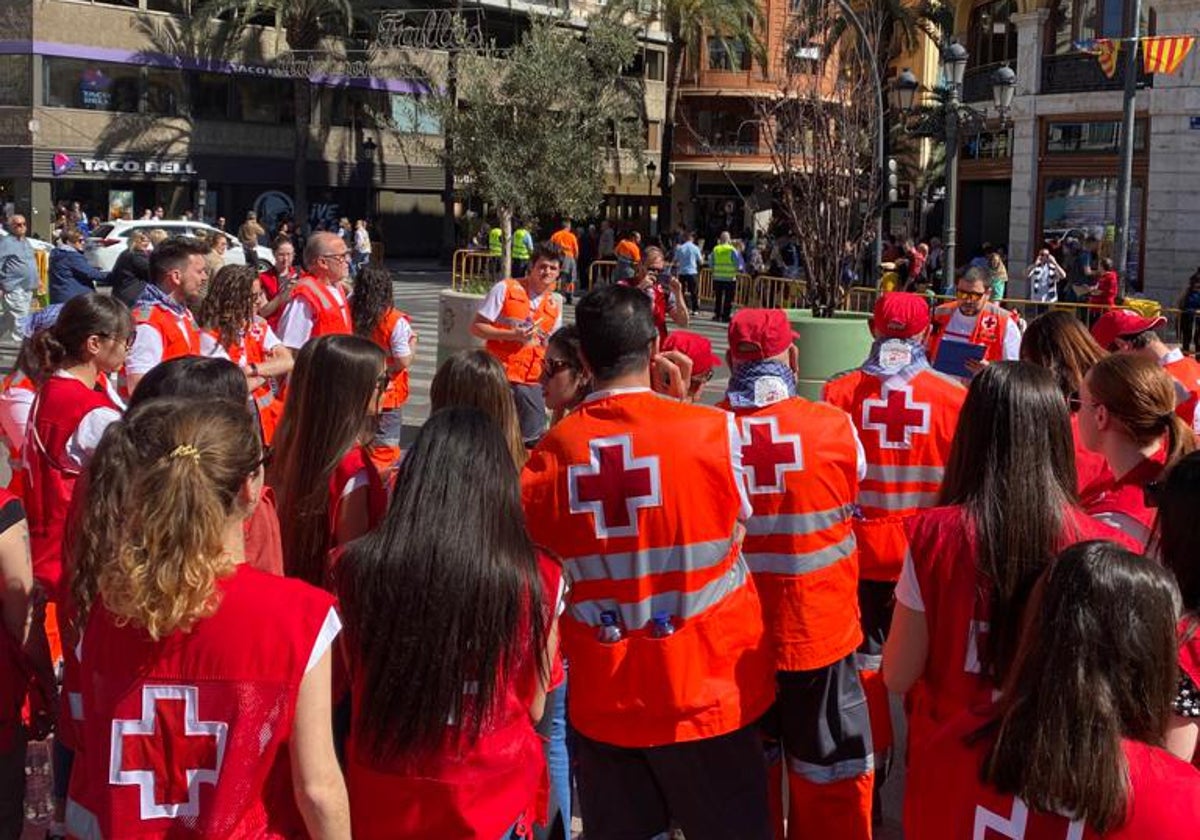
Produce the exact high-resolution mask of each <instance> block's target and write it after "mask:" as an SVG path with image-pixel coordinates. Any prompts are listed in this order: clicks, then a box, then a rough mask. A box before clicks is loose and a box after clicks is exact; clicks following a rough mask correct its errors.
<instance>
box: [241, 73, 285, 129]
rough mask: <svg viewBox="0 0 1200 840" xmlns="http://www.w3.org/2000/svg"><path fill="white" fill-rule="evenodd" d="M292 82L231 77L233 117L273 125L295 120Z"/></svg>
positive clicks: (242, 120)
mask: <svg viewBox="0 0 1200 840" xmlns="http://www.w3.org/2000/svg"><path fill="white" fill-rule="evenodd" d="M295 105H296V101H295V97H294V94H293V91H292V83H291V82H290V81H288V80H287V79H260V78H257V77H254V76H244V77H237V76H235V77H234V78H233V114H234V116H233V118H234V119H235V120H239V121H241V122H251V123H265V124H268V125H275V124H278V123H287V122H291V121H292V120H294V119H295V118H296V107H295Z"/></svg>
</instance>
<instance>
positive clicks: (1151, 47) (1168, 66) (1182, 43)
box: [1142, 35, 1196, 76]
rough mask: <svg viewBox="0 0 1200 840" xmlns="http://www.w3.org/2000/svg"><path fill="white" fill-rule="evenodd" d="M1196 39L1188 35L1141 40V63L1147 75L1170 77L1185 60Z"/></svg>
mask: <svg viewBox="0 0 1200 840" xmlns="http://www.w3.org/2000/svg"><path fill="white" fill-rule="evenodd" d="M1195 41H1196V39H1195V38H1194V37H1192V36H1190V35H1173V36H1163V37H1160V38H1143V39H1142V62H1143V65H1144V67H1145V70H1146V72H1147V73H1165V74H1166V75H1168V76H1169V75H1171V74H1172V73H1174V72H1175V71H1176V70H1178V69H1179V65H1180V64H1182V63H1183V60H1184V59H1185V58H1187V54H1188V53H1189V52H1190V51H1191V49H1192V44H1193V43H1195Z"/></svg>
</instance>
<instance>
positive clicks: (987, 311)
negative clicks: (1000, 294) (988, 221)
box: [928, 268, 1021, 373]
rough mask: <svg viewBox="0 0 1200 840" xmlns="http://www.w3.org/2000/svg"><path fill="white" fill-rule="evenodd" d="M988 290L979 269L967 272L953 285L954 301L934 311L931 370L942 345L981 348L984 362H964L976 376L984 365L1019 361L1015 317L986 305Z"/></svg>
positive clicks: (1018, 335)
mask: <svg viewBox="0 0 1200 840" xmlns="http://www.w3.org/2000/svg"><path fill="white" fill-rule="evenodd" d="M990 288H991V286H990V285H989V283H988V279H987V276H986V275H985V274H984V272H983V271H982V270H981V269H974V268H972V269H968V270H967V273H966V274H964V275H963V276H962V277H959V278H958V280H957V281H956V283H955V287H954V296H955V298H956V300H955V301H954V302H952V303H943V304H942V305H941V306H939V307H938V308H937V309H935V310H934V311H933V330H932V332H931V333H930V335H929V345H928V355H929V362H930V364H932V365H933V366H934V367H937V358H938V350H939V349H940V347H941V344H942V342H943V341H958V342H965V343H968V344H982V345H983V346H984V348H985V349H984V353H983V362H967V368H968V369H969V370H970V371H971V372H972V373H976V372H978V370H979V368H980V367H982V366H983V364H984V363H985V362H996V361H1000V360H1005V361H1015V360H1016V359H1017V358H1019V357H1020V355H1021V328H1020V326H1019V324H1018V323H1017V321H1016V319H1015V318H1014V317H1013V315H1014V313H1011V312H1009V311H1008V310H1006V309H1001V308H1000V307H999V306H997V305H996V304H994V303H989V302H988V295H989V294H991V292H990V291H989V289H990Z"/></svg>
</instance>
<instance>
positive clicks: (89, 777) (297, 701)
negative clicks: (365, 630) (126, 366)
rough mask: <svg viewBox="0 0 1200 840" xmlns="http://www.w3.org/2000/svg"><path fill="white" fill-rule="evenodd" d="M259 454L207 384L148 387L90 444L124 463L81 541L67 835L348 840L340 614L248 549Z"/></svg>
mask: <svg viewBox="0 0 1200 840" xmlns="http://www.w3.org/2000/svg"><path fill="white" fill-rule="evenodd" d="M262 460H263V450H262V444H261V443H260V441H259V437H258V433H257V430H256V429H255V428H254V422H253V419H252V418H251V416H250V414H249V412H248V411H247V410H246V406H245V404H244V403H241V404H238V403H234V402H230V401H227V400H220V399H208V400H205V401H203V402H201V401H197V400H178V399H174V398H165V399H154V400H148V401H146V402H145V403H142V404H141V405H139V406H138V407H136V408H135V409H133V410H132V411H130V412H129V414H128V415H127V416H126V418H125V419H124V420H122V421H120V422H119V423H117V424H115V425H114V427H113V428H112V429H111V430H110V432H109V433H108V434H107V435H106V436H105V438H104V441H103V442H102V444H101V446H100V448H99V450H98V451H97V453H96V458H95V460H94V462H93V465H92V468H93V471H104V472H109V473H116V472H120V473H124V474H126V475H127V476H128V479H127V480H126V481H125V482H124V487H123V490H122V492H121V494H120V496H119V497H118V498H117V499H116V500H115V502H116V504H117V506H118V509H119V510H121V511H122V514H123V515H122V516H120V517H115V518H114V517H108V516H103V515H101V516H89V522H90V523H92V524H94V525H95V526H96V527H97V528H98V530H96V531H94V532H93V533H92V535H91V541H90V542H89V543H88V545H87V548H86V549H85V554H84V555H83V556H82V557H81V562H83V563H85V564H88V565H89V566H91V567H93V568H95V569H97V575H96V592H97V596H96V599H95V602H94V603H93V604H92V605H91V609H90V610H89V611H88V613H87V621H86V630H85V632H84V633H83V634H82V641H81V643H80V645H79V651H80V655H79V663H80V671H81V676H82V680H81V682H80V697H79V707H80V708H81V710H82V721H81V723H80V725H79V729H80V731H81V733H82V744H81V748H80V750H79V753H78V758H77V762H78V764H79V766H80V769H81V770H82V772H76V773H74V774H73V775H72V778H71V808H69V809H68V813H67V828H68V831H69V834H70V835H71V836H73V837H145V838H149V837H167V836H176V834H177V833H179V832H183V833H186V834H188V835H190V836H194V837H227V836H230V837H247V836H253V837H292V836H311V837H320V838H330V840H332V838H339V840H349V838H350V823H349V807H348V803H347V798H346V788H345V785H344V783H343V781H342V775H341V772H340V770H339V769H338V765H337V758H336V756H335V753H334V749H333V738H332V735H331V732H330V726H329V721H330V715H331V698H332V685H331V683H332V679H331V674H332V664H331V659H332V656H331V652H330V649H331V648H332V646H333V643H334V642H335V641H336V638H337V635H338V632H339V630H340V627H341V622H340V621H339V619H338V616H337V613H336V611H335V609H334V600H333V598H332V597H331V596H330V595H329V594H328V593H326V592H322V591H320V590H319V589H317V588H315V587H312V586H309V585H307V584H305V583H303V582H301V581H296V580H288V579H285V578H281V577H275V576H272V575H266V574H263V573H262V572H260V571H258V570H256V569H253V568H250V566H249V565H248V564H247V563H246V562H245V546H244V541H243V528H244V525H243V523H244V522H245V520H246V518H247V517H248V516H249V515H250V514H251V512H252V511H253V510H254V508H255V506H256V504H257V502H258V497H259V494H260V493H261V490H262V484H263V470H262ZM108 504H109V500H108V499H105V498H102V497H101V496H99V494H95V493H91V494H89V500H88V505H89V507H90V506H91V505H100V506H101V511H100V512H101V514H103V513H104V512H106V511H107V510H108ZM89 513H90V512H89ZM85 515H88V513H85ZM146 721H149V722H148V723H146ZM185 829H186V831H185Z"/></svg>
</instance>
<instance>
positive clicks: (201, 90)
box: [188, 73, 229, 120]
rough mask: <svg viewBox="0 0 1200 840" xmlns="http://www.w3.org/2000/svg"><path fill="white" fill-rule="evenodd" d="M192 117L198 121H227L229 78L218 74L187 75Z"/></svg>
mask: <svg viewBox="0 0 1200 840" xmlns="http://www.w3.org/2000/svg"><path fill="white" fill-rule="evenodd" d="M188 86H189V88H190V89H191V99H192V104H191V109H192V117H193V118H195V119H198V120H227V119H229V77H228V76H222V75H221V74H219V73H189V74H188Z"/></svg>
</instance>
